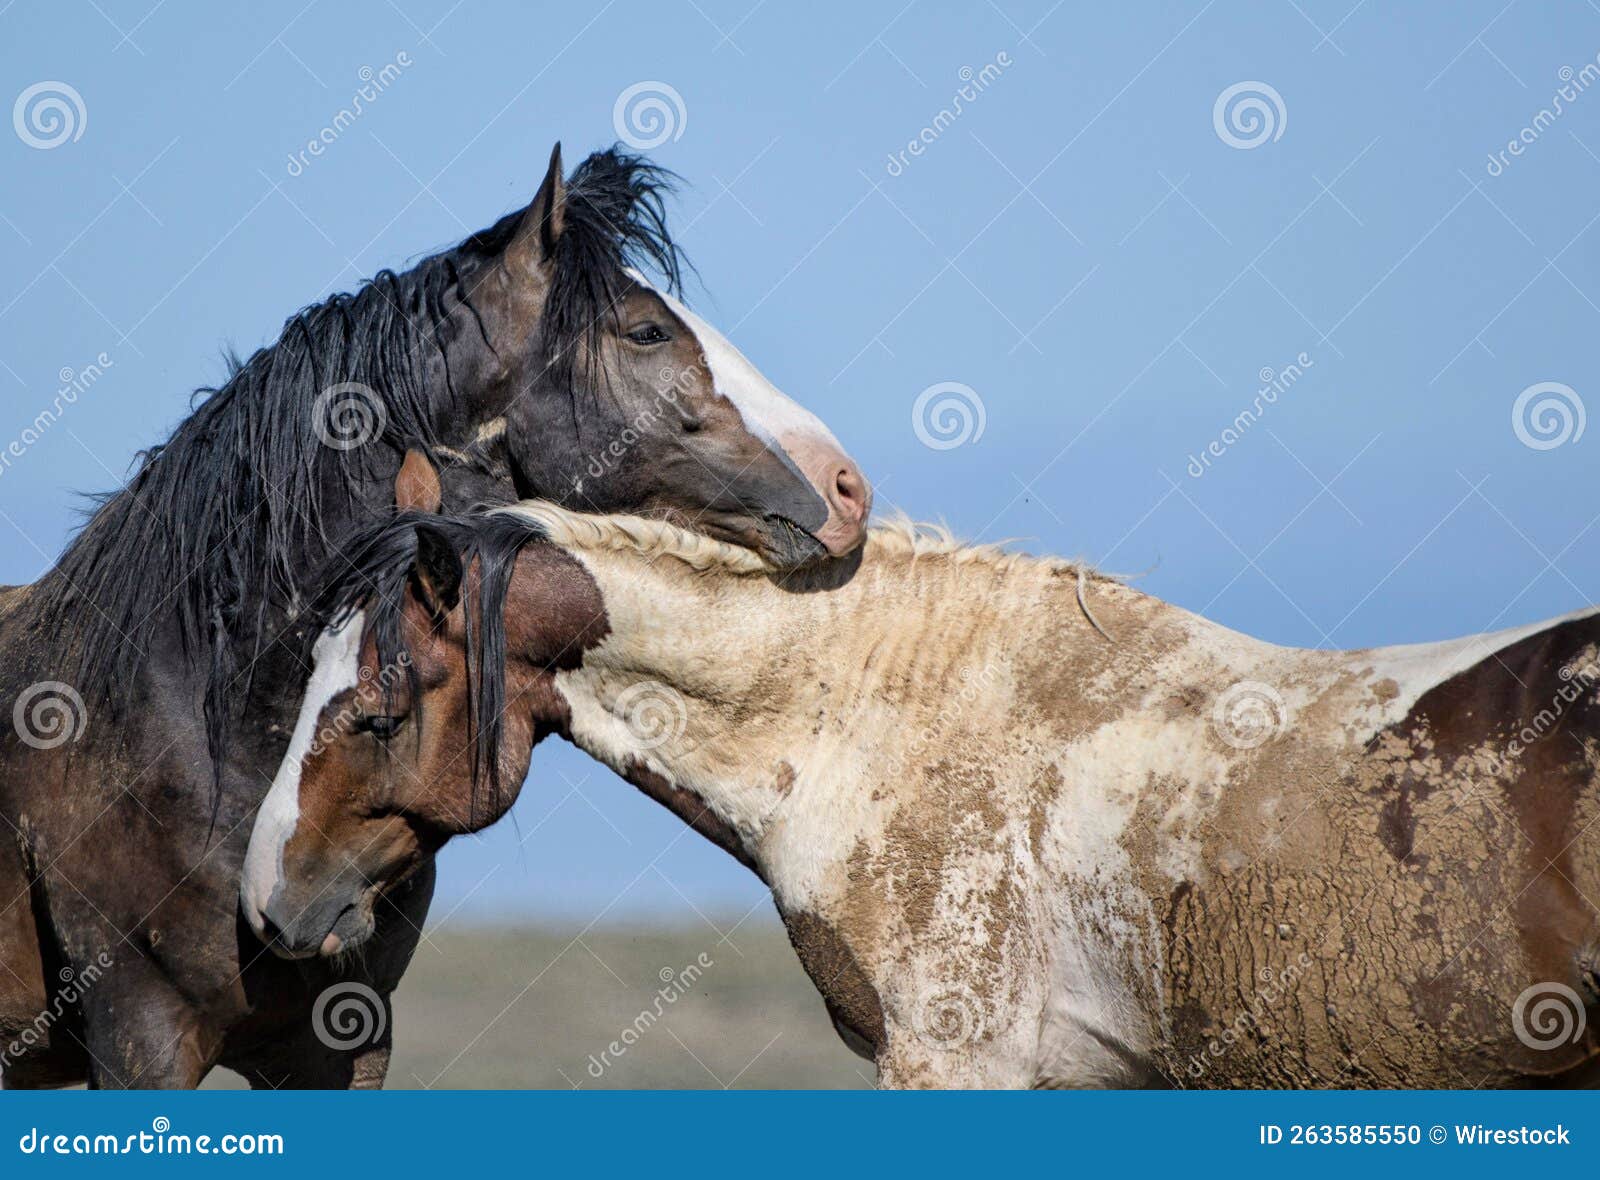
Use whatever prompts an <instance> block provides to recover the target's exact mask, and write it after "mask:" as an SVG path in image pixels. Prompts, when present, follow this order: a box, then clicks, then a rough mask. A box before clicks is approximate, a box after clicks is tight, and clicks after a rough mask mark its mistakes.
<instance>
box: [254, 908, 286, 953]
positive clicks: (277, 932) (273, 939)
mask: <svg viewBox="0 0 1600 1180" xmlns="http://www.w3.org/2000/svg"><path fill="white" fill-rule="evenodd" d="M259 917H260V919H261V929H260V935H261V941H262V942H264V943H267V944H268V945H269V946H270V945H271V944H273V943H277V944H278V945H279V946H282V945H283V927H281V926H279V925H278V924H277V923H276V922H274V921H273V920H272V919H271V918H269V917H267V915H266V912H265V911H262V913H261V914H260V915H259Z"/></svg>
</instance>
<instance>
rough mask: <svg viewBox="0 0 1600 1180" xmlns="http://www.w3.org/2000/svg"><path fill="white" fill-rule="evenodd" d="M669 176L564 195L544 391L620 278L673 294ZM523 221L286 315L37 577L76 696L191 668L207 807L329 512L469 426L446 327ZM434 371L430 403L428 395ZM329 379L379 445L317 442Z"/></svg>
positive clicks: (675, 260) (600, 318)
mask: <svg viewBox="0 0 1600 1180" xmlns="http://www.w3.org/2000/svg"><path fill="white" fill-rule="evenodd" d="M674 179H675V178H674V177H672V176H671V175H670V174H669V173H667V172H665V171H663V170H661V169H659V168H656V167H655V166H654V165H651V164H649V163H647V162H645V161H644V160H642V159H640V158H638V157H636V156H632V155H629V154H627V153H625V152H622V151H620V150H618V149H616V148H612V149H610V150H607V151H602V152H596V153H595V154H593V155H591V156H590V157H589V158H588V159H586V160H585V161H584V162H583V163H582V164H580V165H579V166H578V168H577V169H576V170H575V171H574V172H573V174H572V176H571V178H570V179H569V180H568V182H567V188H566V201H565V205H564V208H563V228H562V233H561V235H560V237H559V238H558V239H557V248H556V256H555V258H554V267H553V272H552V280H551V288H550V292H549V295H548V297H547V300H546V304H545V309H544V312H543V316H542V319H541V323H540V332H539V336H540V341H541V348H542V350H543V352H544V356H543V357H542V358H541V360H542V362H543V363H545V364H547V365H548V366H549V369H550V376H551V377H552V378H553V379H554V380H555V381H556V382H560V383H561V385H560V386H558V387H561V388H566V389H568V390H573V391H575V390H576V388H577V385H576V383H575V381H574V378H575V376H576V375H577V365H578V362H579V360H580V359H583V358H589V359H593V358H597V357H598V353H599V341H600V335H601V331H602V329H603V328H604V327H605V326H606V324H607V322H608V317H614V316H615V315H616V312H615V307H616V304H617V301H618V298H619V296H620V294H621V292H622V291H623V290H624V289H625V284H626V275H625V268H626V267H628V266H632V265H638V266H643V267H646V268H648V269H653V270H656V271H659V272H660V273H661V274H662V275H663V277H664V278H665V279H666V281H667V283H668V285H669V288H671V289H677V288H678V287H679V286H680V277H681V271H682V267H683V266H684V265H685V264H684V263H683V262H682V261H681V255H680V253H679V251H678V248H677V246H676V245H675V244H674V243H673V241H672V239H671V237H670V235H669V234H668V231H667V227H666V218H665V207H664V196H665V195H666V194H667V193H669V192H670V191H671V188H672V182H673V180H674ZM523 216H524V211H523V210H517V211H516V212H513V213H510V214H507V215H506V216H505V217H503V218H501V219H500V220H499V221H498V222H497V223H496V224H495V225H493V226H491V227H490V228H489V229H487V230H484V231H482V232H481V233H478V234H475V235H473V236H472V237H470V238H467V239H466V240H465V241H463V242H461V243H460V244H459V245H457V246H455V247H452V248H450V249H448V250H445V251H442V252H440V253H438V254H434V255H432V256H430V257H427V258H425V259H423V260H422V261H421V262H419V263H418V264H417V265H416V266H415V267H413V268H412V269H411V270H409V271H405V272H403V273H396V272H394V271H391V270H384V271H381V272H379V273H378V274H377V275H376V276H375V277H374V278H372V279H371V280H370V281H368V282H367V283H365V284H363V285H362V286H361V287H360V288H359V289H358V290H356V291H355V292H353V293H348V294H340V295H334V296H332V297H331V298H329V299H327V300H325V301H324V302H322V303H319V304H315V305H313V306H310V307H307V308H305V309H303V310H301V311H300V312H297V313H296V314H295V315H294V316H292V317H290V319H289V320H288V321H287V322H286V323H285V324H284V327H283V331H282V334H281V335H280V336H279V338H278V340H277V342H276V343H274V344H272V345H270V346H268V347H266V348H262V349H260V350H259V351H257V352H256V353H255V354H254V355H252V356H251V357H250V358H249V359H248V360H247V361H244V362H243V363H242V364H241V363H238V362H237V361H234V362H233V363H232V364H231V365H230V370H231V371H230V373H229V376H228V380H227V381H226V382H225V383H224V384H223V385H222V387H221V388H220V389H201V390H198V391H197V392H196V398H197V399H199V404H198V406H197V408H196V409H195V410H194V412H193V413H192V414H191V415H190V417H189V418H188V419H187V420H186V421H184V422H183V423H182V424H181V425H180V426H178V428H177V429H176V430H174V431H173V433H172V435H171V437H170V438H169V439H168V440H167V441H166V442H165V443H164V444H161V445H159V446H156V447H153V448H151V449H150V450H148V451H145V452H143V453H142V454H141V455H140V457H139V460H138V469H137V471H136V473H135V474H134V476H133V478H132V479H131V480H130V481H129V482H128V484H127V485H126V486H125V487H124V488H122V489H121V490H119V491H116V492H113V493H110V494H107V495H105V496H101V497H98V498H97V499H96V501H95V503H96V507H95V508H94V510H93V513H92V515H91V516H90V518H89V520H88V522H87V523H86V524H85V526H84V527H83V529H82V530H81V531H80V532H79V534H78V535H77V537H76V538H74V540H73V541H72V543H71V544H70V546H69V547H68V548H67V550H66V552H65V553H64V554H63V555H62V557H61V558H60V560H59V561H58V562H57V564H56V566H55V568H54V569H53V570H51V571H50V572H49V573H48V574H46V575H45V577H44V578H43V579H42V580H41V582H40V584H39V595H38V598H37V601H38V602H39V604H40V611H39V614H38V616H37V618H38V620H39V625H40V627H41V631H42V633H43V634H45V635H47V636H49V637H51V639H52V641H54V640H55V639H56V637H61V638H62V639H63V640H64V641H65V642H66V643H67V645H68V650H70V651H71V652H73V653H74V658H75V659H76V662H77V668H76V672H75V675H76V681H75V686H76V687H77V688H78V689H79V691H80V692H82V693H83V694H84V695H85V696H93V697H96V698H99V699H100V700H102V701H105V702H107V703H109V704H110V705H111V706H112V707H113V710H114V711H120V710H121V709H122V708H123V707H124V706H125V704H126V703H127V701H128V700H129V699H130V696H131V694H132V693H133V692H135V691H136V687H135V686H136V676H137V673H138V671H139V669H140V667H141V665H142V664H143V662H144V660H145V659H146V658H147V656H148V655H149V653H150V651H151V649H152V647H153V646H154V645H155V643H156V642H157V640H158V638H159V637H160V636H161V634H162V633H169V634H170V633H171V631H169V630H168V629H169V628H175V632H176V636H177V639H178V641H179V642H181V644H182V647H183V651H184V653H185V656H186V658H188V659H191V660H194V661H195V662H196V666H197V667H201V668H204V669H205V671H204V676H205V695H204V702H205V723H206V741H207V747H208V751H209V753H210V756H211V759H212V764H213V792H214V795H215V799H214V803H216V802H220V797H221V782H222V778H221V776H222V761H223V755H224V751H225V746H226V738H227V732H228V728H229V725H230V722H231V717H232V711H231V709H230V700H231V699H233V693H234V690H235V689H237V688H239V687H240V686H241V685H242V686H243V687H244V689H245V690H246V691H248V689H249V687H250V684H251V680H250V675H251V670H252V669H253V666H254V663H255V659H256V657H257V656H259V655H260V653H261V651H262V649H263V647H264V644H265V642H266V641H267V638H268V627H269V621H270V618H271V612H273V611H274V610H280V611H293V610H294V609H296V608H297V607H298V605H299V603H300V601H301V595H300V594H298V593H297V589H298V588H299V586H300V583H301V581H302V579H303V578H304V576H305V572H306V570H307V569H310V568H315V567H316V566H317V565H318V564H319V563H320V562H321V561H322V560H323V559H324V558H325V557H326V556H327V554H328V553H329V552H330V550H331V547H332V545H333V544H334V543H336V542H338V541H339V540H340V538H339V537H337V536H329V535H328V534H327V533H326V532H325V531H324V510H325V509H326V508H329V507H331V506H333V505H335V504H343V505H346V506H348V505H352V504H357V503H359V498H358V492H359V490H360V489H361V488H362V487H363V486H364V485H365V484H367V483H369V482H370V481H371V480H372V479H373V478H374V466H373V463H374V458H375V455H374V454H373V452H380V453H381V452H383V451H385V450H387V451H388V452H389V457H390V458H391V459H393V458H395V457H397V455H398V453H399V452H401V451H404V450H405V449H407V448H412V447H415V448H418V449H421V450H423V451H424V452H426V453H428V454H429V455H430V456H432V455H433V454H434V448H435V447H436V446H437V445H438V443H439V441H440V440H439V439H438V438H437V437H436V427H437V424H438V423H440V422H442V421H446V420H448V419H449V418H450V415H451V414H452V413H460V412H463V411H462V403H461V400H460V397H459V394H458V391H457V390H456V388H455V387H454V383H453V381H452V380H451V376H450V365H449V353H448V349H449V345H450V339H449V334H450V332H451V331H452V330H454V329H453V328H452V326H451V315H452V312H453V311H455V310H456V308H457V306H458V305H459V306H462V307H464V308H465V309H466V310H467V312H469V313H470V315H471V317H472V319H474V320H476V329H475V330H476V331H477V332H478V333H479V334H480V335H485V339H486V334H485V330H484V325H483V321H482V318H481V317H480V316H479V315H478V311H477V309H476V308H475V307H474V306H473V305H472V301H471V295H470V291H471V283H472V280H473V277H474V275H475V274H477V273H478V272H479V271H480V270H481V268H482V267H484V266H485V265H486V264H488V263H490V262H492V261H493V260H495V259H498V258H499V257H500V256H501V254H502V253H503V251H504V250H505V247H506V246H507V245H508V244H509V243H510V242H511V241H512V240H513V238H514V237H515V235H516V232H517V229H518V227H519V226H520V224H521V222H522V220H523ZM457 322H460V320H459V317H457ZM486 342H487V339H486ZM487 343H488V346H489V347H490V348H493V347H494V345H493V343H492V342H487ZM435 357H437V359H438V361H439V362H440V367H441V368H442V371H443V372H444V375H445V379H444V388H443V389H438V388H430V386H429V383H428V381H427V374H428V373H429V371H430V370H429V363H430V362H431V361H433V360H434V359H435ZM585 367H586V369H587V370H588V371H591V372H592V371H593V366H592V365H587V366H585ZM340 382H359V383H360V384H362V385H364V386H366V387H368V388H370V389H371V390H372V391H374V392H375V393H376V394H377V395H378V397H379V398H380V399H381V401H382V406H383V411H384V418H385V427H384V430H383V433H382V436H381V442H382V443H383V444H384V445H383V446H378V445H376V443H374V444H372V445H369V446H368V447H365V448H361V449H359V450H350V451H344V450H337V449H334V448H332V447H329V446H325V445H323V443H322V442H321V441H320V438H319V435H318V426H319V424H318V422H317V417H318V413H319V410H320V409H321V407H319V404H318V399H319V396H321V395H322V394H323V393H324V391H326V390H328V389H329V387H330V386H333V385H335V384H338V383H340ZM69 674H72V673H70V672H69Z"/></svg>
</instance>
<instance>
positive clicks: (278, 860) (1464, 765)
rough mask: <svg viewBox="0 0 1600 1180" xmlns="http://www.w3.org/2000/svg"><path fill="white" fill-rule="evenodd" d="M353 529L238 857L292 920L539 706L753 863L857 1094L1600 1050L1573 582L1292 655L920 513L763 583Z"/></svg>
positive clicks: (440, 801) (1562, 1073)
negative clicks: (1549, 593) (1377, 640)
mask: <svg viewBox="0 0 1600 1180" xmlns="http://www.w3.org/2000/svg"><path fill="white" fill-rule="evenodd" d="M354 556H355V557H356V560H357V562H358V564H359V566H360V567H361V568H362V569H363V570H364V571H365V572H366V577H364V578H357V577H353V576H351V575H349V573H348V572H345V573H343V574H341V576H339V577H338V578H337V579H336V581H335V583H334V585H333V587H332V589H331V592H330V596H329V598H328V599H327V600H326V601H324V602H323V603H322V604H321V607H320V609H319V611H318V614H319V616H320V617H322V618H323V619H325V620H326V622H327V623H328V624H329V629H328V630H327V632H326V633H325V635H324V637H323V639H322V641H321V642H320V643H319V645H318V649H317V652H316V655H315V659H314V663H313V668H314V670H313V673H312V676H311V681H310V683H311V689H310V691H309V692H308V693H307V696H306V700H305V702H304V705H303V707H302V712H301V714H300V719H299V723H298V725H299V728H298V729H297V734H296V738H297V740H296V743H295V745H293V746H291V750H290V755H289V757H288V758H287V759H286V760H285V762H284V765H283V766H282V767H281V768H280V769H279V772H278V777H277V780H276V781H275V783H274V786H273V789H272V791H271V792H270V794H269V796H268V800H267V803H266V804H265V805H264V806H263V807H262V809H261V817H260V820H259V821H258V824H257V828H256V831H255V834H254V835H253V837H252V840H251V849H250V853H249V855H248V856H247V858H246V873H245V877H244V880H243V883H242V896H243V898H244V904H245V909H246V914H247V916H248V917H249V919H250V920H251V921H252V922H254V923H256V924H258V925H260V926H261V927H262V928H263V929H264V930H268V931H273V930H276V931H277V932H278V933H279V937H280V938H281V939H282V941H283V944H284V946H285V949H286V950H287V951H288V952H290V953H294V954H302V955H308V956H314V955H317V954H318V953H319V952H320V953H322V954H328V953H331V952H337V951H341V950H347V949H348V948H349V947H350V946H352V945H355V944H356V943H358V942H359V941H360V940H361V939H363V938H366V937H368V936H369V935H368V932H369V931H370V930H371V929H372V923H371V919H370V912H371V903H372V899H373V898H374V897H377V896H381V891H382V889H383V888H384V887H385V885H387V884H389V883H390V882H394V881H404V880H405V879H406V876H407V874H409V873H412V872H414V871H415V869H416V867H417V866H418V865H420V864H423V863H425V862H426V858H427V857H428V856H429V855H430V854H431V853H432V852H433V850H434V849H436V848H437V846H438V843H439V841H440V840H442V839H444V838H445V837H446V836H448V835H449V834H451V833H454V832H458V831H467V830H475V829H476V828H479V827H482V826H483V825H485V824H487V823H489V822H491V821H492V820H493V819H494V818H495V816H496V815H498V814H500V813H501V812H502V811H503V810H504V807H505V806H506V804H507V802H508V793H502V792H500V791H499V790H498V789H497V786H496V784H497V783H501V784H512V785H516V784H520V782H521V780H522V776H523V773H524V772H525V770H526V769H527V767H528V764H529V758H530V756H531V752H532V749H533V746H534V745H535V744H536V743H537V742H538V741H539V739H540V738H542V737H543V736H545V735H546V734H550V733H557V734H561V735H563V736H566V737H568V738H570V739H571V740H572V741H573V742H574V743H576V744H577V745H578V746H580V747H581V748H582V749H584V750H585V751H587V752H588V753H589V754H591V755H593V756H594V757H596V758H598V759H600V760H601V761H602V762H604V763H606V764H607V765H608V766H610V767H612V768H613V769H614V770H616V771H617V772H618V773H620V774H622V775H623V776H624V777H626V778H628V779H629V780H630V781H632V782H633V783H634V784H635V785H637V786H638V787H640V788H641V789H642V790H644V791H645V792H646V793H648V794H650V795H651V796H652V797H654V798H656V799H658V800H660V801H661V802H663V803H664V804H666V805H667V806H669V807H671V808H672V809H673V810H674V811H676V812H677V813H678V814H680V815H681V816H682V817H683V818H684V819H685V820H686V821H688V822H690V823H691V824H693V825H694V827H695V828H696V829H697V830H699V831H701V832H703V833H704V834H705V835H707V836H708V837H710V838H711V839H713V840H714V841H716V842H717V843H718V844H720V845H721V846H722V847H724V848H726V849H727V850H728V851H729V852H731V853H732V854H733V855H735V856H737V857H739V858H740V859H741V860H742V861H744V863H746V864H747V865H749V866H750V867H751V868H752V869H754V870H755V871H756V872H757V873H758V874H760V876H761V878H762V880H763V881H765V882H766V883H767V884H768V885H769V886H770V887H771V889H772V893H773V898H774V901H775V902H776V904H777V907H778V910H779V912H780V914H781V915H782V916H783V919H784V922H785V924H786V925H787V927H788V930H789V933H790V936H791V938H792V939H793V941H794V944H795V947H796V950H797V951H798V953H799V955H800V958H801V961H802V962H803V963H804V965H805V967H806V969H807V971H808V972H810V974H811V977H812V979H813V981H814V982H815V983H816V984H817V986H818V989H819V990H820V991H821V992H822V995H823V997H824V999H825V1000H826V1002H827V1005H828V1009H829V1011H830V1013H831V1014H832V1015H833V1017H834V1020H835V1023H836V1025H837V1027H838V1028H839V1030H840V1032H841V1034H842V1035H843V1036H844V1037H845V1039H846V1041H847V1043H849V1044H850V1045H851V1046H852V1047H853V1048H856V1049H857V1050H858V1051H860V1052H862V1053H864V1054H866V1055H868V1056H871V1057H873V1058H874V1059H875V1060H876V1062H877V1064H878V1068H879V1079H880V1081H881V1082H882V1084H884V1085H886V1086H988V1087H993V1086H1084V1087H1087V1086H1137V1085H1157V1086H1159V1085H1168V1086H1170V1085H1179V1086H1213V1087H1235V1086H1242V1087H1291V1088H1308V1087H1397V1086H1403V1087H1419V1086H1420V1087H1468V1088H1470V1087H1476V1086H1518V1085H1529V1084H1533V1083H1552V1084H1557V1085H1577V1084H1588V1083H1592V1081H1593V1078H1594V1075H1595V1072H1596V1067H1597V1065H1600V1035H1597V1030H1596V1027H1595V1021H1596V1019H1597V1018H1600V975H1597V973H1600V910H1597V909H1596V907H1595V902H1594V900H1593V899H1595V898H1600V789H1597V782H1600V612H1597V611H1596V610H1595V609H1594V608H1590V609H1587V610H1583V611H1580V612H1578V613H1576V614H1573V615H1569V616H1567V617H1565V618H1559V619H1552V620H1548V621H1545V622H1541V623H1535V624H1532V625H1530V626H1526V627H1522V628H1519V629H1516V630H1513V631H1505V632H1500V633H1497V634H1489V635H1480V636H1473V637H1471V638H1468V639H1463V640H1455V641H1450V642H1444V643H1428V644H1418V645H1414V646H1407V647H1391V648H1378V649H1370V650H1365V651H1328V650H1304V649H1296V648H1286V647H1277V646H1274V645H1272V644H1269V643H1263V642H1261V641H1259V640H1255V639H1252V638H1250V637H1248V636H1245V635H1241V634H1239V633H1237V632H1234V631H1230V630H1228V629H1227V628H1225V627H1221V626H1218V625H1216V624H1214V623H1210V622H1207V621H1206V620H1204V619H1201V618H1198V617H1196V616H1194V615H1191V614H1189V613H1188V612H1187V611H1183V610H1181V609H1179V608H1177V607H1174V606H1171V605H1169V604H1167V603H1164V602H1161V601H1159V600H1157V599H1154V598H1151V597H1149V596H1148V595H1145V594H1141V593H1139V592H1137V591H1135V590H1133V589H1131V588H1129V587H1126V586H1123V585H1121V584H1119V583H1116V582H1114V581H1112V580H1110V579H1106V578H1102V577H1100V576H1097V575H1094V574H1092V573H1091V572H1089V571H1087V570H1085V569H1083V568H1082V567H1081V566H1076V565H1074V564H1073V563H1070V562H1063V561H1056V560H1051V559H1041V558H1034V557H1029V556H1026V555H1023V554H1018V553H1009V552H1003V551H1000V550H997V549H994V548H984V547H968V546H961V545H957V544H954V543H953V542H951V541H950V540H949V539H948V537H945V536H941V535H939V534H938V533H937V532H935V531H930V530H918V529H913V528H910V527H893V526H891V527H887V528H882V529H874V530H873V531H872V534H871V536H870V537H869V538H868V540H867V543H866V545H865V547H864V549H863V551H862V553H861V554H860V556H859V557H858V558H854V559H852V560H850V561H848V562H841V563H834V564H833V567H832V568H819V569H814V570H807V571H800V572H797V573H796V572H790V573H774V572H773V571H771V570H770V569H766V568H763V565H762V563H761V562H760V561H759V559H758V558H756V557H755V556H754V555H752V554H751V553H749V552H748V551H746V550H741V549H736V548H734V547H732V546H729V545H726V544H723V543H720V542H716V541H712V540H708V539H707V538H705V537H703V536H698V535H693V534H689V533H686V532H683V531H682V530H679V529H677V528H675V527H674V526H672V525H670V524H663V523H661V522H657V521H646V520H640V519H638V518H630V517H592V516H578V515H575V514H572V513H570V512H566V511H564V510H562V509H558V508H553V507H550V506H546V505H521V506H517V507H513V508H507V509H503V510H501V511H500V512H497V513H494V514H491V515H489V516H486V517H478V518H469V519H465V520H452V519H444V518H440V519H438V520H429V519H427V518H424V517H419V516H410V517H407V518H404V519H402V520H401V521H399V522H398V523H397V524H395V525H393V526H391V527H389V528H387V529H384V530H380V531H379V532H377V533H375V534H372V535H371V536H369V537H368V538H367V539H366V540H365V541H363V542H362V543H361V544H360V545H359V546H357V547H355V550H354ZM373 585H377V586H381V587H383V589H382V590H381V591H379V592H378V593H372V592H370V587H371V586H373ZM800 591H804V592H800ZM1102 627H1103V630H1102ZM384 668H401V669H403V671H404V673H405V674H404V675H402V676H398V677H393V678H388V679H386V678H385V677H383V675H382V674H381V670H382V669H384ZM491 721H495V722H496V724H490V722H491ZM344 915H349V917H348V918H347V917H344ZM308 961H316V960H308Z"/></svg>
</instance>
